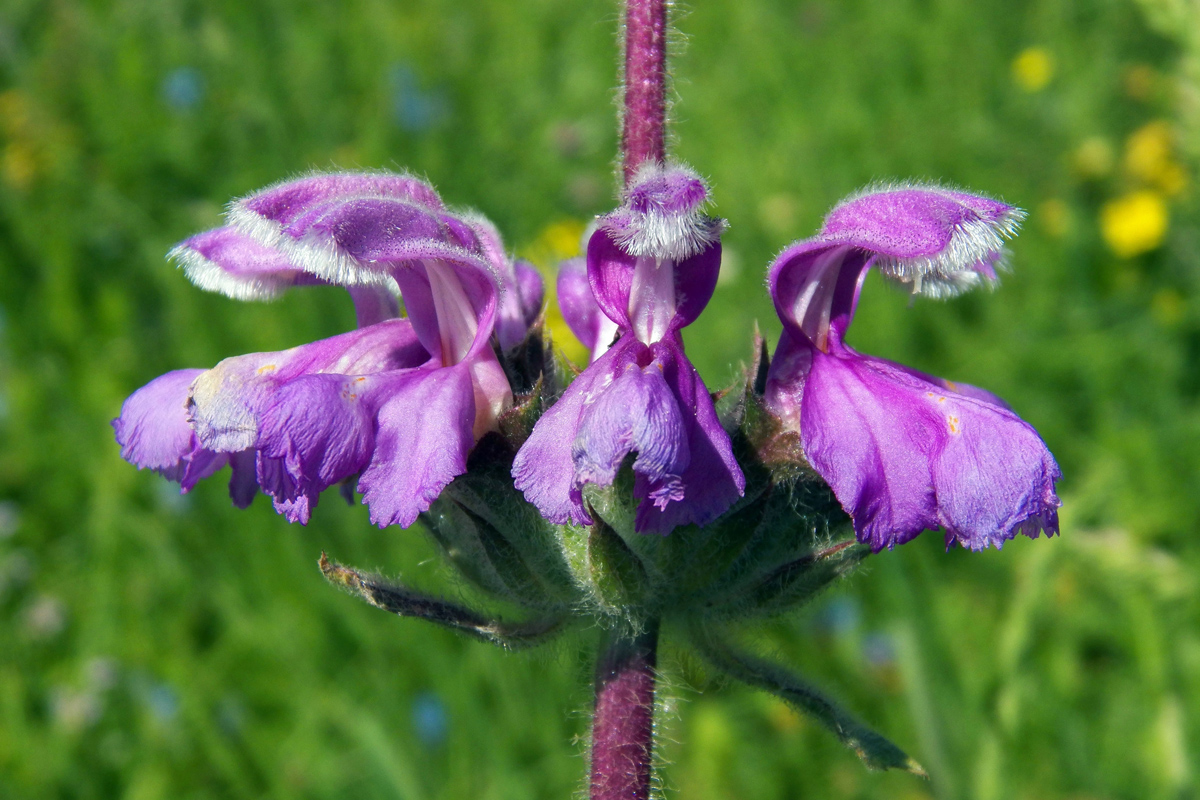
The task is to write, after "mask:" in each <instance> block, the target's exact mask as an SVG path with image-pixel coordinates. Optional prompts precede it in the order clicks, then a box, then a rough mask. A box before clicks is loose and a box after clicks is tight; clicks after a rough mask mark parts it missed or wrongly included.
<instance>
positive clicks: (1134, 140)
mask: <svg viewBox="0 0 1200 800" xmlns="http://www.w3.org/2000/svg"><path fill="white" fill-rule="evenodd" d="M1174 145H1175V131H1174V130H1172V128H1171V125H1170V123H1168V122H1167V121H1166V120H1161V119H1159V120H1154V121H1153V122H1150V123H1147V124H1146V125H1143V126H1142V127H1140V128H1138V129H1137V130H1136V131H1134V132H1133V133H1131V134H1130V135H1129V138H1128V139H1127V140H1126V141H1125V158H1124V166H1125V172H1126V173H1127V174H1128V175H1129V176H1130V177H1132V178H1135V179H1136V180H1139V181H1141V182H1143V183H1147V184H1151V185H1153V186H1157V187H1158V188H1159V189H1161V190H1162V191H1163V192H1165V193H1166V194H1169V195H1173V194H1178V193H1179V192H1181V191H1183V189H1184V187H1186V186H1187V173H1186V172H1185V171H1184V169H1183V166H1182V165H1180V164H1179V162H1178V161H1176V160H1175V157H1174V149H1175V147H1174Z"/></svg>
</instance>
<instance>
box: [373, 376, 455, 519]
mask: <svg viewBox="0 0 1200 800" xmlns="http://www.w3.org/2000/svg"><path fill="white" fill-rule="evenodd" d="M387 381H388V386H387V391H386V400H385V401H384V402H383V404H382V405H381V406H380V408H379V412H378V415H377V423H376V430H375V450H374V454H373V455H372V457H371V463H370V465H369V466H368V467H367V469H366V471H364V472H363V474H362V477H361V478H360V479H359V483H358V488H359V491H361V492H362V493H363V502H364V503H366V504H367V505H368V506H369V507H370V509H371V521H372V522H373V523H375V524H376V525H378V526H379V527H381V528H382V527H386V526H388V525H400V526H402V527H408V526H409V525H411V524H412V523H413V522H415V521H416V519H417V515H418V514H420V513H421V512H422V511H426V510H428V508H429V506H430V504H431V503H433V501H434V500H435V499H437V496H438V495H439V494H440V493H441V491H442V489H444V488H446V485H447V484H449V483H450V481H452V480H453V479H454V478H455V477H457V476H458V475H461V474H462V473H464V472H466V469H467V455H468V454H469V453H470V452H471V448H472V447H473V446H474V445H475V437H474V436H473V434H472V427H473V425H474V421H475V401H474V393H473V390H472V387H471V377H470V371H469V369H468V368H467V366H466V365H459V366H457V367H450V368H442V369H425V370H412V371H410V372H406V373H403V374H397V375H395V376H389V377H388V379H387Z"/></svg>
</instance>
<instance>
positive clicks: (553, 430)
mask: <svg viewBox="0 0 1200 800" xmlns="http://www.w3.org/2000/svg"><path fill="white" fill-rule="evenodd" d="M635 361H636V353H635V350H634V349H633V348H631V347H628V346H624V347H622V346H617V347H614V348H612V349H611V350H609V351H608V352H607V353H605V354H604V355H603V356H601V357H600V358H599V359H598V360H597V361H595V362H593V363H592V365H591V366H589V367H588V368H587V369H585V370H584V371H583V373H582V374H581V375H579V376H578V377H576V378H575V380H574V381H572V382H571V385H570V386H568V387H567V390H566V391H565V392H563V395H562V397H560V398H559V399H558V401H557V402H556V403H555V404H554V405H552V406H550V408H549V409H547V410H546V413H545V414H543V415H542V417H541V419H539V420H538V421H537V424H536V425H534V426H533V432H532V433H530V435H529V438H528V439H527V440H526V441H525V444H524V445H522V446H521V449H520V450H519V451H517V456H516V458H515V459H514V461H513V468H512V475H513V479H514V485H515V486H516V488H517V490H518V491H520V492H523V493H524V494H525V499H526V500H528V501H529V502H530V503H532V504H533V505H534V506H536V507H537V509H538V511H540V512H541V513H542V516H543V517H545V518H546V519H548V520H550V521H551V522H553V523H555V524H556V525H565V524H567V523H568V522H574V523H576V524H578V525H590V524H592V518H591V517H590V516H589V515H588V513H587V511H586V509H585V508H584V506H583V498H582V496H581V495H580V493H579V490H578V488H577V487H576V480H575V462H574V458H573V457H572V452H571V449H572V443H573V442H574V441H575V437H576V434H577V432H578V430H579V422H580V418H581V416H582V415H583V413H584V410H585V408H586V406H588V405H590V404H591V403H593V402H595V399H596V397H597V396H598V394H599V393H600V392H602V391H603V389H604V387H605V386H607V385H608V384H610V383H611V382H612V381H613V380H614V379H615V378H616V376H617V375H619V374H620V373H621V372H623V371H624V369H625V367H626V366H627V365H629V364H632V363H635Z"/></svg>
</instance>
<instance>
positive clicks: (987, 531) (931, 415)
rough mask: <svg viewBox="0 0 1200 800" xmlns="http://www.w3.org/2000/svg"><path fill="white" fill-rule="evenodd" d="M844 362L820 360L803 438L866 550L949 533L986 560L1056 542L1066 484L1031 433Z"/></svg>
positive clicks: (879, 368) (939, 391)
mask: <svg viewBox="0 0 1200 800" xmlns="http://www.w3.org/2000/svg"><path fill="white" fill-rule="evenodd" d="M841 352H842V354H841V355H828V354H825V353H822V352H820V351H816V350H814V351H813V362H812V367H811V370H810V371H809V374H808V377H807V381H806V383H805V384H804V402H803V406H802V412H801V439H802V443H803V445H804V451H805V454H806V456H807V457H808V459H809V461H810V463H811V464H812V466H813V468H814V469H816V470H817V472H818V473H820V475H821V477H822V478H824V479H825V481H826V482H827V483H829V485H830V486H831V487H832V488H833V491H834V494H835V495H837V498H838V500H839V501H840V502H841V504H842V507H843V508H845V509H846V511H847V512H848V513H849V514H850V515H851V517H853V519H854V527H855V531H856V533H857V535H858V538H859V540H860V541H863V542H867V543H870V545H871V546H872V548H873V549H874V550H876V551H878V550H881V549H883V548H884V547H893V546H895V545H897V544H903V543H904V542H907V541H909V540H910V539H912V538H913V537H914V536H916V535H917V534H919V533H920V532H921V531H923V530H927V529H930V528H936V527H938V526H939V525H941V526H943V527H945V529H946V531H947V537H948V539H949V540H954V541H958V542H960V543H962V544H964V545H965V546H967V547H970V548H971V549H973V550H978V549H982V548H984V547H987V546H988V545H989V544H994V545H996V546H997V547H999V546H1000V545H1001V544H1002V543H1003V542H1004V541H1005V540H1007V539H1010V538H1012V537H1013V536H1015V535H1016V534H1017V533H1020V532H1024V533H1027V534H1033V535H1036V532H1037V529H1038V527H1039V526H1045V527H1046V528H1047V530H1048V532H1050V533H1053V532H1054V531H1055V528H1054V527H1053V525H1054V523H1053V519H1054V515H1055V509H1057V507H1058V506H1059V501H1058V498H1057V497H1056V496H1055V495H1054V481H1055V480H1057V479H1058V478H1059V477H1060V473H1059V471H1058V467H1057V465H1056V464H1055V463H1054V459H1053V457H1052V456H1051V455H1050V453H1049V451H1048V450H1047V449H1046V446H1045V444H1044V443H1043V442H1042V440H1041V439H1040V438H1039V437H1038V435H1037V433H1036V432H1035V431H1034V430H1033V428H1031V427H1030V426H1029V425H1028V424H1026V423H1025V422H1023V421H1022V420H1021V419H1020V418H1019V417H1017V416H1016V415H1015V414H1013V413H1012V412H1011V411H1008V410H1007V409H1004V408H1001V407H998V406H996V405H994V404H993V403H991V402H987V401H981V400H978V399H976V398H973V397H968V396H965V395H960V394H957V393H955V392H951V391H947V390H946V389H945V388H944V387H942V386H940V385H937V384H933V383H928V382H926V381H922V380H920V379H919V378H917V377H916V376H915V375H913V374H912V373H911V372H909V371H907V370H905V369H903V368H900V367H899V366H898V365H895V364H892V363H891V362H888V361H884V360H882V359H874V358H868V357H864V356H859V355H858V354H856V353H853V351H850V350H848V349H846V350H844V351H841ZM1031 523H1032V524H1031Z"/></svg>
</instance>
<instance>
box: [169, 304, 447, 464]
mask: <svg viewBox="0 0 1200 800" xmlns="http://www.w3.org/2000/svg"><path fill="white" fill-rule="evenodd" d="M428 360H429V354H428V353H427V352H426V351H425V349H424V348H422V347H421V345H420V343H419V342H418V341H417V338H416V335H415V333H414V332H413V329H412V325H410V324H409V322H408V321H407V320H402V319H397V320H389V321H387V322H381V323H378V324H376V325H372V326H370V327H367V328H360V329H359V330H355V331H351V332H349V333H344V334H341V335H339V336H334V337H331V338H329V339H322V340H320V341H317V342H313V343H311V344H306V345H301V346H300V347H294V348H292V349H290V350H284V351H280V352H275V353H251V354H249V355H244V356H236V357H234V358H227V359H225V360H224V361H222V362H221V363H220V364H218V365H217V366H215V367H213V368H212V369H211V370H208V371H207V372H204V373H203V374H201V375H199V376H198V377H197V378H196V379H195V381H194V383H193V385H192V390H191V396H190V401H189V413H190V420H191V423H192V427H193V428H194V430H195V431H196V435H197V436H198V437H199V439H200V441H201V443H202V444H203V445H204V446H205V447H207V448H209V449H211V450H214V451H218V452H237V451H240V450H245V449H248V448H253V447H256V446H257V444H258V436H259V414H260V412H261V411H262V410H263V409H264V408H267V407H268V405H269V401H270V396H271V394H272V393H273V392H274V391H275V390H276V389H277V388H278V387H279V386H281V385H283V384H285V383H287V382H289V381H291V380H293V379H295V378H297V377H300V376H301V375H308V374H316V373H332V374H335V375H370V374H373V373H378V372H387V371H392V370H398V369H411V368H413V367H417V366H420V365H422V364H424V363H426V362H427V361H428Z"/></svg>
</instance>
